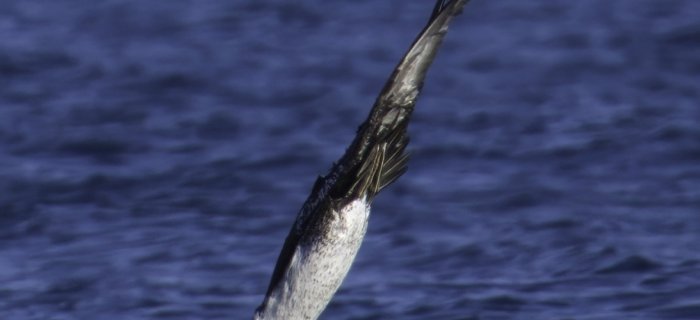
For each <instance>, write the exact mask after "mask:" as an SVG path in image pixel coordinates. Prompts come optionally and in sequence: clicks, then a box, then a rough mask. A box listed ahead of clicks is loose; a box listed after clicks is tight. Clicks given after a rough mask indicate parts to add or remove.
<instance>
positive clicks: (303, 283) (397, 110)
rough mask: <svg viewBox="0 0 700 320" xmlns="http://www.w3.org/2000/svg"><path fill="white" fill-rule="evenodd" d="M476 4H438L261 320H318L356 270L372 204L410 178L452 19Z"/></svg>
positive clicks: (339, 170)
mask: <svg viewBox="0 0 700 320" xmlns="http://www.w3.org/2000/svg"><path fill="white" fill-rule="evenodd" d="M468 1H469V0H450V1H446V0H438V1H437V3H436V4H435V7H434V9H433V13H432V15H431V16H430V19H429V21H428V25H427V26H426V27H425V28H424V29H423V31H422V32H421V33H420V34H419V35H418V37H417V38H416V40H415V41H414V42H413V44H412V45H411V47H410V49H409V50H408V52H407V53H406V55H405V56H404V57H403V59H402V60H401V61H400V62H399V64H398V66H396V68H395V69H394V71H393V73H392V74H391V76H390V77H389V80H388V81H387V83H386V84H385V85H384V88H383V90H382V91H381V93H380V94H379V97H378V98H377V100H376V101H375V103H374V106H373V107H372V110H371V111H370V114H369V117H368V118H367V120H365V122H364V123H362V125H360V127H359V128H358V129H357V135H356V136H355V139H354V140H353V141H352V143H351V144H350V146H349V147H348V148H347V150H346V151H345V154H344V155H343V156H342V157H341V158H340V160H338V161H337V162H336V163H334V164H333V166H332V168H331V170H330V172H328V174H326V175H325V176H319V177H318V178H317V179H316V182H315V183H314V186H313V188H312V190H311V195H309V197H308V198H307V199H306V202H305V203H304V205H303V206H302V207H301V210H300V211H299V213H298V215H297V218H296V221H295V222H294V225H293V226H292V229H291V230H290V232H289V235H288V236H287V239H286V240H285V242H284V246H283V247H282V251H281V252H280V255H279V257H278V259H277V265H276V266H275V269H274V271H273V273H272V279H271V280H270V284H269V286H268V289H267V293H266V294H265V298H264V300H263V302H262V304H261V305H260V306H259V307H258V308H257V309H256V311H255V315H254V319H255V320H297V319H317V318H318V317H319V315H320V314H321V312H323V310H324V309H325V308H326V305H328V303H329V302H330V300H331V298H332V297H333V295H334V294H335V292H336V291H337V290H338V288H339V287H340V284H341V283H342V281H343V279H344V278H345V276H346V275H347V273H348V271H349V270H350V266H351V265H352V262H353V260H355V256H356V255H357V252H358V250H359V249H360V245H361V244H362V239H363V238H364V236H365V232H366V231H367V221H368V218H369V212H370V206H371V204H372V200H374V198H375V197H376V196H377V194H378V193H379V192H380V191H382V190H383V189H384V188H386V187H387V186H388V185H390V184H391V183H393V182H394V181H396V179H398V178H399V177H400V176H401V175H402V174H403V173H404V172H405V171H406V163H407V162H408V154H407V153H406V145H407V144H408V133H407V131H406V129H407V125H408V121H409V119H410V117H411V113H412V112H413V108H414V106H415V104H416V99H417V98H418V94H419V93H420V91H421V87H422V86H423V80H424V79H425V74H426V72H427V71H428V68H429V67H430V64H431V63H432V61H433V59H434V58H435V54H436V52H437V49H438V47H439V46H440V43H441V42H442V39H443V37H444V36H445V33H446V32H447V27H448V25H449V23H450V21H451V20H452V17H453V16H455V15H456V14H457V13H459V12H461V10H462V7H463V6H464V5H465V4H466V3H467V2H468Z"/></svg>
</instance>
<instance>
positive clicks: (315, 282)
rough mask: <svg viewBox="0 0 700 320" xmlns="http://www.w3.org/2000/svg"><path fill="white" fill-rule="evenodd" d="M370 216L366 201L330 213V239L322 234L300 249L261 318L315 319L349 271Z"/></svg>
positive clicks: (328, 225)
mask: <svg viewBox="0 0 700 320" xmlns="http://www.w3.org/2000/svg"><path fill="white" fill-rule="evenodd" d="M368 217H369V203H368V202H367V201H365V199H358V200H355V201H353V202H350V203H348V204H347V205H346V206H344V207H343V208H342V209H341V210H340V211H335V210H333V211H331V214H329V219H328V222H327V223H328V224H327V228H328V232H329V233H328V236H324V235H323V234H319V235H318V237H317V238H316V239H314V240H311V241H309V243H308V244H307V245H301V246H299V247H298V248H297V250H296V253H295V254H294V256H293V257H292V260H291V261H290V264H289V267H288V271H287V274H286V279H285V281H284V283H283V284H282V287H281V288H279V289H278V290H274V291H272V294H271V295H270V296H269V297H268V302H267V303H268V305H269V307H268V308H267V310H266V311H265V313H264V315H265V317H264V318H263V317H260V318H259V319H316V318H317V317H318V315H319V314H320V313H321V311H323V309H324V308H325V306H326V304H327V303H328V302H327V300H328V297H330V296H332V295H333V294H334V293H335V291H336V290H337V289H338V287H339V286H340V283H341V282H342V281H343V278H345V275H346V274H347V272H348V271H349V270H350V266H351V265H352V261H353V260H354V259H355V255H357V251H358V250H359V249H360V244H361V243H362V239H363V238H364V236H365V232H366V230H367V220H368ZM331 235H332V236H331ZM299 292H303V294H298V293H299ZM256 319H258V318H256Z"/></svg>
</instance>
